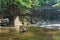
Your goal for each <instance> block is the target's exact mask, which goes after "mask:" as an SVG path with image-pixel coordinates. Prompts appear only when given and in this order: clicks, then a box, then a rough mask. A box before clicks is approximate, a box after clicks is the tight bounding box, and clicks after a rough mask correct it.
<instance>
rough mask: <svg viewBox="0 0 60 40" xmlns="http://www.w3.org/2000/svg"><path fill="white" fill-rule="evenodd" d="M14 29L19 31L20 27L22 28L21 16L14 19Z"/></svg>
mask: <svg viewBox="0 0 60 40" xmlns="http://www.w3.org/2000/svg"><path fill="white" fill-rule="evenodd" d="M14 27H15V28H16V30H17V31H19V27H20V20H19V16H15V17H14Z"/></svg>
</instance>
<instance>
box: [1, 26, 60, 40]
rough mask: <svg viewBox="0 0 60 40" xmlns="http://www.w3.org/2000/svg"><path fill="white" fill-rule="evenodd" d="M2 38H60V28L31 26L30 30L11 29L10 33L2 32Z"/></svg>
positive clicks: (16, 39) (53, 39)
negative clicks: (17, 30) (16, 30)
mask: <svg viewBox="0 0 60 40" xmlns="http://www.w3.org/2000/svg"><path fill="white" fill-rule="evenodd" d="M0 40H60V30H49V29H44V28H39V27H29V28H28V31H27V32H25V33H21V29H20V32H19V33H16V32H15V30H10V32H9V33H0Z"/></svg>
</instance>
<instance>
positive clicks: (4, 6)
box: [0, 0, 38, 25]
mask: <svg viewBox="0 0 60 40" xmlns="http://www.w3.org/2000/svg"><path fill="white" fill-rule="evenodd" d="M34 1H35V0H34ZM36 1H37V0H36ZM32 2H33V1H32V0H0V12H1V11H5V10H7V12H8V13H9V15H10V16H11V15H12V16H13V15H14V14H15V13H16V14H18V13H19V14H20V13H22V14H25V13H28V12H29V9H30V8H32V7H33V6H36V5H38V4H36V3H33V5H32ZM17 10H18V11H20V12H18V11H17ZM5 14H6V13H5ZM10 19H12V18H10ZM12 22H13V21H12ZM14 22H15V23H14V25H17V24H18V23H19V16H14Z"/></svg>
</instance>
